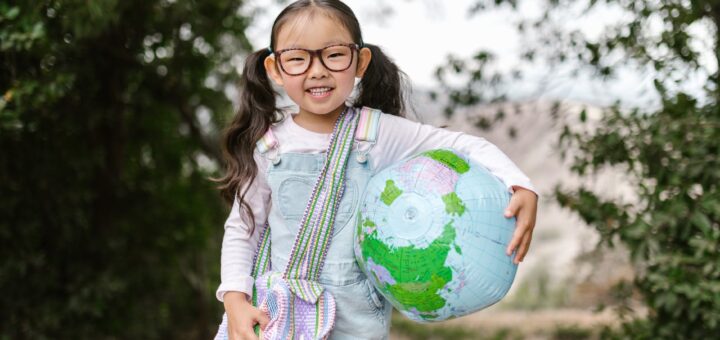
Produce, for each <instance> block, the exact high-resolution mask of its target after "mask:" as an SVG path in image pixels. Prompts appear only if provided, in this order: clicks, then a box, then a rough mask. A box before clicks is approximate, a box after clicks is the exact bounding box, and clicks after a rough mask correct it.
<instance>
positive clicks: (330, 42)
mask: <svg viewBox="0 0 720 340" xmlns="http://www.w3.org/2000/svg"><path fill="white" fill-rule="evenodd" d="M334 44H346V42H345V41H343V40H339V39H334V40H329V41H326V42H325V43H324V44H323V45H322V46H323V47H325V46H330V45H334ZM286 48H303V47H302V46H300V45H298V44H291V45H290V46H288V47H286Z"/></svg>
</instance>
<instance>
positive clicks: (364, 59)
mask: <svg viewBox="0 0 720 340" xmlns="http://www.w3.org/2000/svg"><path fill="white" fill-rule="evenodd" d="M370 60H372V52H371V51H370V49H369V48H367V47H363V48H361V49H360V51H358V67H357V71H356V72H355V77H358V78H362V77H363V75H365V71H367V68H368V65H370Z"/></svg>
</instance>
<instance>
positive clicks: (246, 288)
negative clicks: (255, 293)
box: [215, 276, 255, 302]
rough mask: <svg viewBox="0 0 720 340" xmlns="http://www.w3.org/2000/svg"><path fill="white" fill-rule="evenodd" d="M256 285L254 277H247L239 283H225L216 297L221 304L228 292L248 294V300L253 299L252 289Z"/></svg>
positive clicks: (238, 281)
mask: <svg viewBox="0 0 720 340" xmlns="http://www.w3.org/2000/svg"><path fill="white" fill-rule="evenodd" d="M254 283H255V280H254V279H253V278H252V276H245V277H243V278H241V279H239V280H237V281H232V282H223V283H221V284H220V286H219V287H218V289H217V291H216V292H215V297H216V298H217V299H218V301H220V302H224V301H223V296H224V295H225V293H227V292H242V293H245V294H247V296H248V298H250V299H252V290H253V289H252V288H253V284H254Z"/></svg>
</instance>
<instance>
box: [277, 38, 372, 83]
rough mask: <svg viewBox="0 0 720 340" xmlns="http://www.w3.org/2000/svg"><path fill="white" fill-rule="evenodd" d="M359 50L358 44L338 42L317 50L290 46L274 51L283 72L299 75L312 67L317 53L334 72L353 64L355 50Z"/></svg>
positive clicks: (323, 62)
mask: <svg viewBox="0 0 720 340" xmlns="http://www.w3.org/2000/svg"><path fill="white" fill-rule="evenodd" d="M357 50H358V45H357V44H337V45H330V46H326V47H323V48H321V49H317V50H308V49H305V48H288V49H284V50H279V51H275V52H274V53H275V59H276V60H277V62H278V64H280V68H281V69H282V70H283V72H285V73H287V74H288V75H291V76H299V75H301V74H303V73H305V72H307V71H308V70H309V69H310V66H312V63H313V60H314V59H315V56H316V55H317V56H318V57H319V59H320V63H321V64H323V66H325V68H326V69H328V70H330V71H333V72H342V71H345V70H347V69H348V68H350V65H352V62H353V58H354V56H355V53H353V52H354V51H357Z"/></svg>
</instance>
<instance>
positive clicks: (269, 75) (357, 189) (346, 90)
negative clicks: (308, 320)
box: [217, 0, 537, 339]
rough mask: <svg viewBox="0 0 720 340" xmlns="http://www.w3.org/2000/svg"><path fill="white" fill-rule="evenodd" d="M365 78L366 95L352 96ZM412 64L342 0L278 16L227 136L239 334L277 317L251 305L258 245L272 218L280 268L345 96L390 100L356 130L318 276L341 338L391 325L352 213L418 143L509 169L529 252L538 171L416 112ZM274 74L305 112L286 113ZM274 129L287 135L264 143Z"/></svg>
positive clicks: (225, 290)
mask: <svg viewBox="0 0 720 340" xmlns="http://www.w3.org/2000/svg"><path fill="white" fill-rule="evenodd" d="M356 78H359V79H360V82H359V84H358V89H357V91H358V95H357V98H355V99H353V98H349V97H350V95H351V93H352V91H353V89H354V87H355V79H356ZM402 80H403V74H402V73H401V71H400V70H399V69H398V67H397V66H396V65H395V64H394V63H393V62H392V60H390V59H389V58H388V57H387V56H386V55H385V54H384V53H383V52H382V50H381V49H380V48H379V47H377V46H374V45H370V44H367V43H365V42H364V41H363V39H362V34H361V31H360V26H359V24H358V21H357V19H356V17H355V15H354V13H353V12H352V10H351V9H350V8H349V7H347V5H345V4H344V3H342V2H340V1H338V0H301V1H296V2H294V3H292V4H290V5H289V6H288V7H286V8H285V9H284V10H283V11H282V12H281V13H280V14H279V15H278V17H277V19H276V20H275V23H274V24H273V27H272V34H271V37H270V47H269V48H265V49H262V50H260V51H257V52H255V53H253V54H251V55H250V56H248V58H247V60H246V63H245V69H244V72H243V78H242V85H243V86H242V94H241V101H240V107H239V112H238V114H237V115H236V117H235V118H234V120H233V122H232V124H231V126H230V127H229V129H228V131H227V132H226V135H225V140H224V145H225V149H226V158H227V159H226V160H227V167H228V171H227V174H226V175H225V177H224V178H222V180H221V181H222V187H221V188H222V190H223V194H224V195H225V196H226V198H228V199H229V200H231V201H233V202H234V203H233V207H232V212H231V213H230V216H229V217H228V219H227V222H226V223H225V235H224V238H223V244H222V259H221V280H222V283H221V284H220V286H219V287H218V290H217V298H218V300H220V301H223V302H224V305H225V310H226V313H227V320H228V325H229V327H228V329H229V334H230V338H231V339H252V338H255V334H254V333H253V325H255V324H257V323H259V324H260V326H261V327H263V328H264V327H265V325H266V323H267V322H268V319H267V316H266V315H265V314H264V313H261V312H260V311H259V310H258V309H256V308H255V307H253V306H252V304H251V303H250V302H249V301H250V297H251V296H250V295H251V294H252V287H253V278H252V277H251V276H250V270H251V267H252V261H253V255H254V253H255V250H256V249H255V248H256V246H257V243H258V240H259V235H260V234H261V233H262V230H261V229H264V225H265V223H266V222H268V224H269V225H270V226H272V232H271V236H270V238H271V247H272V249H271V251H270V253H271V263H272V267H273V270H280V271H282V270H283V269H284V268H285V267H286V265H287V263H288V260H289V259H288V257H289V255H290V253H291V248H292V246H293V241H294V239H295V235H296V233H297V231H298V225H299V222H300V221H299V220H300V218H301V217H302V214H303V210H304V208H305V206H306V204H307V201H308V197H310V191H312V189H313V188H312V184H313V183H314V180H315V178H317V176H318V173H319V172H320V168H321V167H322V164H323V163H324V154H323V153H324V151H325V150H326V149H327V146H328V143H329V142H330V136H331V132H332V131H333V126H334V124H335V122H336V120H338V117H340V115H341V114H342V113H343V112H344V110H345V109H346V106H354V107H371V108H375V109H379V110H382V111H383V112H384V113H383V114H382V115H381V116H380V119H379V124H378V130H377V138H376V139H375V142H374V143H361V142H358V141H355V144H354V146H353V148H352V150H351V151H350V156H349V157H350V158H349V160H348V165H347V170H346V171H347V172H346V176H345V177H346V179H345V180H346V182H345V189H346V190H345V191H344V194H343V195H342V198H341V200H340V203H339V208H338V211H337V215H336V218H335V223H334V233H333V237H332V241H331V243H330V248H329V250H328V252H327V256H326V258H325V263H324V266H323V268H322V272H321V274H320V279H319V281H320V283H321V284H322V285H323V286H324V288H325V289H327V290H328V291H330V292H331V293H332V294H333V296H334V298H335V301H336V304H337V307H336V308H337V310H336V316H335V327H334V329H333V331H332V333H331V338H333V339H347V338H352V339H358V338H360V339H381V338H386V337H387V336H388V333H389V322H390V315H391V313H390V312H391V309H392V307H391V305H390V303H387V302H386V301H385V300H384V299H383V297H382V296H381V295H379V294H376V293H375V291H374V290H373V288H372V287H371V286H370V284H369V282H368V281H367V279H366V278H365V276H364V274H362V272H361V271H360V269H359V267H358V265H357V263H356V262H355V258H354V255H353V250H352V249H353V247H352V242H353V241H352V238H353V229H354V228H353V227H352V226H350V227H348V226H347V225H349V224H352V221H354V219H355V218H356V216H355V211H356V208H357V205H358V203H359V199H360V195H361V194H362V192H363V189H364V187H365V185H366V183H367V181H368V180H369V178H370V177H371V176H372V175H373V174H374V173H376V172H378V171H380V170H381V169H383V168H385V167H387V166H388V165H390V164H392V163H393V162H395V161H398V160H401V159H403V158H406V157H409V156H411V155H414V154H416V153H418V152H421V151H424V150H429V149H434V148H441V147H451V148H454V149H456V150H458V151H460V152H463V153H465V154H466V155H468V156H469V157H470V158H471V159H473V160H474V161H476V162H478V163H480V164H482V165H484V166H485V167H486V168H488V169H489V170H490V171H491V172H492V173H493V174H494V175H496V176H497V177H498V178H500V179H501V180H502V181H503V182H504V183H505V184H506V185H507V188H508V190H509V191H510V192H512V193H513V195H512V199H511V201H510V204H509V206H508V209H507V211H506V212H505V216H506V217H511V216H517V226H516V232H515V233H514V235H513V238H512V241H511V242H510V244H509V245H508V248H507V254H508V256H510V255H511V253H512V252H515V251H517V252H516V254H515V259H514V261H515V263H518V262H520V261H522V260H523V258H524V257H525V254H526V253H527V250H528V247H529V245H530V239H531V235H532V230H533V227H534V225H535V213H536V208H537V195H536V194H535V193H534V191H533V187H532V184H531V183H530V181H529V180H528V178H527V177H526V176H525V175H524V174H523V173H522V172H520V170H518V169H517V167H516V166H515V165H514V164H513V163H512V162H511V161H510V160H509V159H508V158H507V157H506V156H505V155H504V154H503V153H502V152H501V151H500V150H499V149H498V148H496V147H495V146H494V145H492V144H490V143H489V142H487V141H485V140H484V139H482V138H478V137H474V136H470V135H466V134H463V133H459V132H451V131H446V130H443V129H439V128H435V127H433V126H429V125H424V124H420V123H416V122H413V121H410V120H406V119H405V118H403V117H404V95H403V89H402V86H401V84H402ZM271 81H272V82H274V83H275V84H277V85H279V86H281V87H282V88H283V89H284V90H285V92H287V95H288V96H289V97H290V99H292V101H293V102H295V103H296V104H297V106H298V108H299V109H298V112H293V113H291V114H289V115H285V116H284V117H283V116H281V115H280V116H279V115H277V113H279V112H280V111H279V109H278V107H277V106H276V93H275V92H274V90H273V86H272V84H271ZM268 131H270V133H271V134H273V135H274V136H275V138H276V140H277V142H278V143H276V144H274V145H264V146H260V145H258V147H257V148H256V143H257V142H258V140H260V139H261V138H262V137H263V136H264V135H266V133H268Z"/></svg>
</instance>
